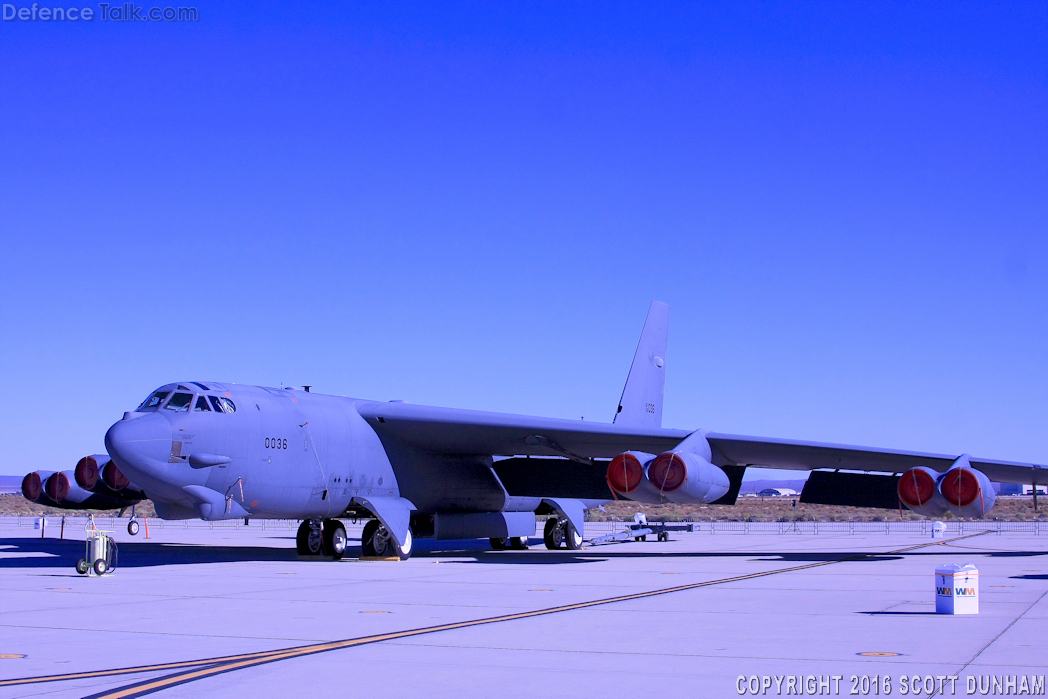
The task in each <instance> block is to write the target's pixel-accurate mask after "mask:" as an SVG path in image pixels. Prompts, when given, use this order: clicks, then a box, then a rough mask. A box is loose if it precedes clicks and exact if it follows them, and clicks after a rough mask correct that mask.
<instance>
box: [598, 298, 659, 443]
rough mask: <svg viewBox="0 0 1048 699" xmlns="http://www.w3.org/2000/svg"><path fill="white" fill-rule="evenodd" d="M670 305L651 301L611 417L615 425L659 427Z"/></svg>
mask: <svg viewBox="0 0 1048 699" xmlns="http://www.w3.org/2000/svg"><path fill="white" fill-rule="evenodd" d="M669 326H670V307H669V306H667V305H666V304H664V303H662V302H661V301H652V302H651V307H650V308H649V309H648V317H647V319H646V320H645V321H644V330H642V331H641V333H640V342H639V343H638V344H637V352H636V354H634V355H633V365H632V366H630V373H629V376H628V377H626V387H625V388H623V389H622V398H620V399H619V407H618V408H617V410H616V413H615V419H614V420H612V422H614V423H615V424H616V425H630V426H637V427H654V428H659V427H662V396H663V393H665V389H666V347H667V341H668V335H669Z"/></svg>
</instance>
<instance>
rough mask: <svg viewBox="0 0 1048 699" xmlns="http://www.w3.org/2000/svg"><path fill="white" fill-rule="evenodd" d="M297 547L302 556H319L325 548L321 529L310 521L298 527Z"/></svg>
mask: <svg viewBox="0 0 1048 699" xmlns="http://www.w3.org/2000/svg"><path fill="white" fill-rule="evenodd" d="M295 547H296V548H297V549H298V555H300V556H319V555H320V552H321V550H322V549H323V548H324V538H323V533H322V532H321V530H320V527H319V526H317V525H316V524H315V523H314V522H313V521H312V520H308V519H307V520H305V521H304V522H302V524H300V525H298V534H297V535H296V536H295Z"/></svg>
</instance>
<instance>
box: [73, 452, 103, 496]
mask: <svg viewBox="0 0 1048 699" xmlns="http://www.w3.org/2000/svg"><path fill="white" fill-rule="evenodd" d="M73 476H74V477H75V478H76V482H77V485H79V486H80V487H81V488H83V489H84V490H94V489H95V486H96V485H98V462H97V461H95V457H93V456H85V457H84V458H82V459H80V461H77V462H76V469H75V470H74V471H73Z"/></svg>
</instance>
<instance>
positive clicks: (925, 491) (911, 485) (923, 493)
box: [898, 466, 950, 517]
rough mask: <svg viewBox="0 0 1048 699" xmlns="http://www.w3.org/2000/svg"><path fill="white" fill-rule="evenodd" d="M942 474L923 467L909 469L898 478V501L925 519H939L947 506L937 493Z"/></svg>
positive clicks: (947, 508)
mask: <svg viewBox="0 0 1048 699" xmlns="http://www.w3.org/2000/svg"><path fill="white" fill-rule="evenodd" d="M941 476H942V474H941V473H939V472H938V471H933V470H932V469H930V468H926V467H924V466H918V467H917V468H911V469H910V470H909V471H907V472H906V473H904V474H902V476H901V477H900V478H899V485H898V492H899V500H900V501H901V502H902V504H903V505H906V507H907V508H909V509H910V510H911V511H913V512H916V513H917V514H919V515H924V516H925V517H940V516H942V515H943V514H944V513H945V512H946V511H947V510H949V509H950V508H949V505H948V504H947V503H946V498H944V497H943V496H942V494H941V493H940V492H939V478H941Z"/></svg>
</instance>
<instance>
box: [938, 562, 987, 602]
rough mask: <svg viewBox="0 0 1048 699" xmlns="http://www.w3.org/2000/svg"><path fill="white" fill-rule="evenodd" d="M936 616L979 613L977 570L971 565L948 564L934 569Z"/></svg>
mask: <svg viewBox="0 0 1048 699" xmlns="http://www.w3.org/2000/svg"><path fill="white" fill-rule="evenodd" d="M935 611H936V613H938V614H978V613H979V569H978V568H976V567H975V566H974V565H972V564H971V563H965V564H964V565H957V564H956V563H948V564H946V565H941V566H939V567H938V568H936V569H935Z"/></svg>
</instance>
